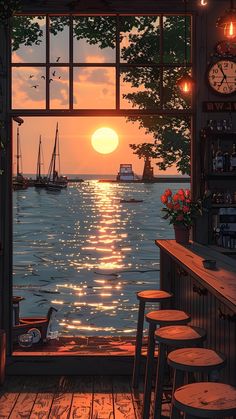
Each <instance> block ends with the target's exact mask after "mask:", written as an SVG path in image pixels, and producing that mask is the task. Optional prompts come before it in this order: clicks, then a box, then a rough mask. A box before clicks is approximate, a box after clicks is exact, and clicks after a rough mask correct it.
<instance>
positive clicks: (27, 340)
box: [18, 333, 33, 348]
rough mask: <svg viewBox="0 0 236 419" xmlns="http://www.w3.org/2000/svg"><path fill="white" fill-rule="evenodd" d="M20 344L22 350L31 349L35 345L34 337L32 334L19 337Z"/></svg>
mask: <svg viewBox="0 0 236 419" xmlns="http://www.w3.org/2000/svg"><path fill="white" fill-rule="evenodd" d="M18 343H19V345H20V346H21V347H22V348H30V347H31V346H32V345H33V335H32V334H31V333H24V334H22V335H19V336H18Z"/></svg>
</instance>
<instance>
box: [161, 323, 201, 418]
mask: <svg viewBox="0 0 236 419" xmlns="http://www.w3.org/2000/svg"><path fill="white" fill-rule="evenodd" d="M155 338H156V341H157V342H158V343H159V353H158V362H157V374H156V385H155V402H154V419H160V417H161V404H162V393H163V380H164V371H165V366H166V361H167V359H166V349H167V348H168V347H172V348H173V347H174V348H183V347H193V346H201V344H202V342H203V341H204V339H205V338H206V332H205V330H203V329H201V328H200V327H194V326H167V327H161V328H160V329H158V330H156V331H155Z"/></svg>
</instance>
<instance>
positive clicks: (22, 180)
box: [12, 127, 29, 191]
mask: <svg viewBox="0 0 236 419" xmlns="http://www.w3.org/2000/svg"><path fill="white" fill-rule="evenodd" d="M16 141H17V142H16V147H17V148H16V176H13V179H12V186H13V190H14V191H17V190H21V189H27V188H28V186H29V180H28V179H27V178H26V177H24V176H23V173H22V156H21V147H20V131H19V127H18V128H17V140H16Z"/></svg>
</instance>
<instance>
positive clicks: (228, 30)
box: [216, 0, 236, 39]
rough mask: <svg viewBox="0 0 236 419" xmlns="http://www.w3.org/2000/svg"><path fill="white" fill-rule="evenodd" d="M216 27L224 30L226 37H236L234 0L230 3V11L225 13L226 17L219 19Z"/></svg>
mask: <svg viewBox="0 0 236 419" xmlns="http://www.w3.org/2000/svg"><path fill="white" fill-rule="evenodd" d="M216 26H217V27H218V28H222V29H223V30H224V35H225V36H226V38H228V39H234V38H235V37H236V9H235V8H234V4H233V0H231V2H230V9H229V10H226V11H225V14H224V16H220V17H219V18H218V19H217V22H216Z"/></svg>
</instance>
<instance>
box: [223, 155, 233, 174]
mask: <svg viewBox="0 0 236 419" xmlns="http://www.w3.org/2000/svg"><path fill="white" fill-rule="evenodd" d="M230 167H231V158H230V155H229V152H228V150H226V151H225V152H224V154H223V171H224V172H229V171H230Z"/></svg>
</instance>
